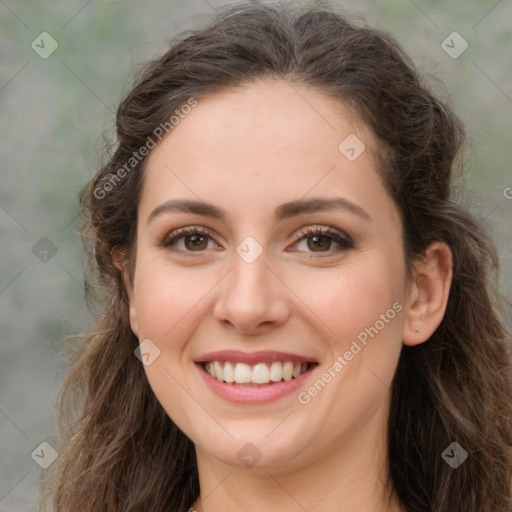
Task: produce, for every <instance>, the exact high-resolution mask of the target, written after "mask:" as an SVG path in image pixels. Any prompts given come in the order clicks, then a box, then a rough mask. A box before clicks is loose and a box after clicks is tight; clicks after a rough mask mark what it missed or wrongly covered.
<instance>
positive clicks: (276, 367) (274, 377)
mask: <svg viewBox="0 0 512 512" xmlns="http://www.w3.org/2000/svg"><path fill="white" fill-rule="evenodd" d="M282 378H283V365H282V364H281V363H279V362H278V361H274V362H273V363H272V364H271V365H270V380H271V381H272V382H279V381H280V380H282Z"/></svg>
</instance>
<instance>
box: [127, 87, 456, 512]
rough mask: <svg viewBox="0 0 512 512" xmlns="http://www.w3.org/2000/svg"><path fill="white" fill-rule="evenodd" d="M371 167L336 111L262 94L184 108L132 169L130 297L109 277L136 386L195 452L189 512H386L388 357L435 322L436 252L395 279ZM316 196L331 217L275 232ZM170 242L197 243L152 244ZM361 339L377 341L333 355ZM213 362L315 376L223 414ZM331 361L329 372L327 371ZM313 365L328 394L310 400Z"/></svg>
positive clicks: (389, 501)
mask: <svg viewBox="0 0 512 512" xmlns="http://www.w3.org/2000/svg"><path fill="white" fill-rule="evenodd" d="M350 134H355V135H356V136H357V137H358V139H359V140H360V141H362V142H363V143H364V144H365V147H366V149H365V150H364V151H363V152H362V153H361V154H360V156H358V157H357V158H356V159H354V160H353V161H351V160H350V159H349V158H347V156H346V154H343V152H341V151H340V150H339V149H338V146H339V145H340V143H341V142H342V141H343V140H344V139H345V138H346V137H347V136H348V135H350ZM377 154H378V148H377V146H376V144H375V140H374V138H373V136H372V135H371V133H370V132H369V131H368V130H367V129H366V128H365V126H364V125H362V123H361V122H360V120H358V119H357V117H355V116H354V114H353V113H352V112H351V111H350V110H349V109H348V108H347V107H346V106H344V105H343V104H341V103H339V102H335V101H334V100H333V99H330V98H328V97H326V96H325V95H323V94H321V93H319V92H317V91H315V90H313V89H311V88H308V87H305V86H298V85H294V86H293V87H292V86H291V85H290V84H288V83H286V82H284V81H265V82H257V83H252V84H248V85H244V86H243V87H241V88H238V89H234V90H230V91H227V92H223V93H219V94H216V95H212V96H210V97H208V98H202V99H199V100H198V104H197V106H196V107H195V108H194V109H193V110H192V112H190V114H188V115H187V116H186V117H185V118H184V119H182V120H181V121H180V123H179V124H178V125H177V126H176V127H175V128H174V129H173V131H172V132H171V134H170V135H169V136H168V137H167V138H165V139H164V140H163V141H162V142H161V143H160V144H159V145H158V146H157V147H156V148H155V149H154V150H153V151H152V153H151V154H150V156H149V157H148V162H147V169H146V178H145V183H144V187H143V193H142V197H141V202H140V204H139V219H138V226H137V253H136V266H135V273H134V276H133V282H132V280H131V279H130V276H128V275H127V273H126V274H125V275H126V279H125V282H126V286H127V289H128V292H129V297H130V321H131V326H132V329H133V331H134V333H135V334H136V335H137V336H138V338H139V340H140V341H141V342H142V340H145V339H149V340H151V342H152V343H153V344H154V345H155V346H157V347H158V349H159V350H160V354H159V356H158V357H157V358H156V359H155V360H154V362H153V363H152V364H150V365H148V366H145V371H146V374H147V377H148V380H149V383H150V385H151V387H152V389H153V391H154V393H155V395H156V397H157V398H158V400H159V401H160V403H161V404H162V406H163V408H164V409H165V410H166V412H167V413H168V414H169V416H170V417H171V418H172V420H173V421H174V422H175V423H176V424H177V425H178V426H179V427H180V428H181V429H182V430H183V432H184V433H185V434H186V435H187V436H188V437H189V438H190V439H191V440H192V441H193V442H194V444H195V446H196V454H197V462H198V469H199V478H200V485H201V494H200V497H199V500H198V502H197V503H195V504H193V507H194V508H195V509H196V510H200V511H204V512H215V511H220V510H223V511H235V510H247V511H261V510H265V511H268V512H273V511H277V510H279V511H282V510H283V508H285V509H286V510H287V511H288V512H295V511H297V512H299V511H304V510H307V511H308V512H316V511H322V512H325V511H333V512H334V511H355V510H357V511H367V512H382V511H391V512H398V511H400V510H402V509H401V507H400V504H399V502H398V499H397V498H396V496H395V495H394V492H393V489H392V487H391V486H388V485H387V483H388V477H389V475H388V470H387V467H388V460H387V446H386V435H387V432H386V425H387V419H388V414H389V403H390V392H389V385H390V382H391V380H392V378H393V375H394V372H395V370H396V365H397V362H398V357H399V354H400V350H401V348H402V345H403V344H407V345H415V344H419V343H422V342H425V341H426V340H428V338H429V337H430V335H431V334H432V333H433V332H434V331H435V329H436V328H437V326H438V325H439V323H440V322H441V320H442V317H443V315H444V312H445V308H446V301H447V297H448V291H449V285H450V280H451V255H450V251H449V249H448V248H447V247H446V246H445V245H443V244H441V243H434V244H433V245H432V246H431V247H430V248H429V250H428V251H427V253H426V255H425V258H424V259H423V260H422V261H418V262H416V265H415V271H414V274H413V276H412V278H411V279H407V278H406V267H405V262H404V253H403V245H402V226H401V221H400V217H399V213H398V209H397V206H396V205H395V204H394V202H393V200H392V199H391V198H390V197H389V195H388V193H387V191H386V189H385V187H384V185H383V183H382V180H381V178H380V176H379V174H378V173H377V170H376V169H377V165H376V161H375V155H377ZM349 156H351V155H350V153H349ZM333 197H338V198H343V200H344V206H341V207H334V208H330V209H327V210H325V211H316V212H303V213H296V214H294V215H291V216H289V217H287V218H284V219H282V220H279V221H278V220H277V219H276V218H275V217H274V211H275V210H276V208H278V207H279V206H280V205H282V204H284V203H289V202H291V201H298V200H308V199H312V198H323V199H326V198H333ZM170 200H191V201H200V202H202V203H209V204H212V205H214V206H216V207H217V208H220V209H222V210H224V211H225V218H224V219H223V220H219V219H215V218H212V217H209V216H205V215H202V214H199V213H190V212H181V211H169V210H167V211H163V212H161V213H160V214H159V215H154V216H151V213H152V212H153V211H154V210H155V209H156V208H157V207H158V206H160V205H162V204H163V203H165V202H167V201H170ZM349 203H350V205H352V206H348V207H347V204H349ZM150 217H151V218H150ZM184 227H196V228H201V230H203V231H204V230H206V231H207V234H206V235H205V234H204V233H203V234H201V233H199V234H197V235H196V237H197V236H198V237H199V238H195V239H193V240H192V239H191V238H190V237H191V236H192V237H193V236H194V235H190V234H188V238H185V237H182V238H181V239H179V240H176V241H175V242H174V243H173V245H171V246H168V247H163V246H162V245H161V243H162V242H165V240H168V239H169V235H170V234H171V233H172V232H175V231H176V230H177V229H179V228H184ZM304 228H308V229H309V228H311V232H313V231H314V230H316V231H320V233H316V234H314V233H313V234H311V233H306V234H304V232H303V229H304ZM325 230H329V231H330V232H334V233H335V234H336V235H339V236H340V237H341V240H342V243H340V242H337V241H335V239H333V238H332V233H329V235H326V234H325ZM315 236H316V237H319V238H315ZM201 237H203V238H201ZM247 237H252V239H253V240H255V241H256V242H257V244H258V245H259V246H260V247H261V249H262V253H261V254H260V255H259V256H258V257H257V258H255V259H254V261H252V262H251V263H248V262H247V261H246V260H244V258H242V257H241V254H242V253H238V252H237V250H236V249H237V247H239V246H240V244H241V243H242V242H243V241H244V240H245V241H246V238H247ZM193 242H194V243H193ZM251 243H252V242H251ZM245 247H247V246H245ZM251 247H252V248H251V249H250V250H251V251H254V250H255V249H254V247H256V246H251ZM390 311H392V313H393V314H392V313H391V312H390ZM370 326H374V329H376V330H377V331H378V333H377V334H374V336H373V337H368V340H367V344H366V345H362V344H361V343H359V345H360V348H361V350H360V351H358V352H357V353H356V354H354V351H353V352H352V353H353V356H352V357H350V356H349V355H348V356H347V357H345V356H344V354H346V353H347V351H350V349H351V347H354V346H353V345H352V343H353V341H354V340H358V335H359V336H360V338H361V333H362V332H365V328H369V327H370ZM360 338H359V339H360ZM224 349H235V350H240V351H243V352H247V353H251V352H255V351H259V350H273V351H281V352H288V353H293V354H298V355H302V356H305V357H308V358H310V359H311V360H314V361H316V362H317V363H318V366H316V367H315V368H314V369H313V371H312V372H311V373H310V374H309V377H308V378H307V380H306V381H305V383H304V385H303V386H302V387H301V388H300V389H298V390H297V391H296V392H293V393H290V394H288V395H286V396H283V397H281V398H279V399H277V400H274V401H272V402H269V403H263V404H235V403H231V402H229V401H227V400H225V399H224V398H222V397H220V396H218V395H217V394H215V393H213V392H212V390H211V389H210V388H209V387H208V386H207V385H206V384H205V379H204V378H203V376H201V374H200V371H199V370H198V367H197V365H196V364H195V363H194V359H197V358H198V357H200V356H201V355H202V354H205V353H207V352H211V351H216V350H224ZM338 357H344V358H345V359H344V361H345V362H346V364H343V365H342V369H340V370H338V371H335V370H333V369H332V368H333V364H334V363H335V362H336V361H337V360H338V361H339V359H337V358H338ZM329 368H331V371H330V375H331V379H330V380H329V382H328V383H327V384H326V385H325V387H323V388H322V389H321V390H320V391H318V390H317V393H316V394H315V393H314V392H312V393H310V392H309V391H308V390H310V388H311V387H312V385H313V384H314V382H315V381H317V380H318V379H321V377H322V375H324V374H326V373H329ZM338 368H339V367H338ZM333 373H334V376H333ZM301 392H302V393H303V394H302V395H300V396H301V397H302V401H301V400H299V394H300V393H301ZM308 397H309V401H308ZM306 402H307V403H306ZM247 443H252V445H253V446H255V447H256V449H257V452H255V453H257V454H258V457H260V458H259V460H258V461H257V463H256V464H254V465H252V466H250V467H249V466H247V465H246V464H245V465H244V462H243V461H242V459H241V457H240V455H239V451H240V450H241V449H242V448H243V447H244V446H247Z"/></svg>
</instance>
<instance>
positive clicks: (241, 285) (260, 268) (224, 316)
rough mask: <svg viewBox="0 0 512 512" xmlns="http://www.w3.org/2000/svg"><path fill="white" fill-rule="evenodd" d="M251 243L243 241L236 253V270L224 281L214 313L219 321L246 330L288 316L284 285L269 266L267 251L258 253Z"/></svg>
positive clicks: (234, 262) (275, 321) (234, 256)
mask: <svg viewBox="0 0 512 512" xmlns="http://www.w3.org/2000/svg"><path fill="white" fill-rule="evenodd" d="M250 243H251V242H250V241H249V242H248V244H249V245H248V246H247V245H244V243H242V244H240V245H239V247H238V248H237V254H234V255H233V267H232V271H231V272H229V274H228V275H227V276H226V279H225V280H224V283H223V286H222V287H221V290H220V295H219V297H218V299H217V303H216V305H215V312H214V313H215V317H216V318H217V320H219V321H222V322H226V321H227V322H229V323H230V324H232V325H234V326H235V327H237V328H238V329H239V330H241V331H246V332H248V331H251V330H254V329H256V328H257V327H258V326H259V325H260V324H262V323H267V324H268V323H280V322H282V321H284V320H285V318H286V317H287V306H286V303H285V301H286V299H285V297H284V295H283V290H281V289H280V287H281V286H282V285H281V284H280V282H279V280H277V279H276V278H275V276H273V274H272V272H270V270H269V269H268V268H267V265H268V260H267V257H266V254H265V253H264V252H263V251H262V252H260V254H259V255H256V256H254V255H255V253H254V247H251V245H250ZM247 248H249V250H248V251H246V252H244V251H243V249H247ZM241 249H242V250H241ZM251 251H252V254H251ZM247 254H251V257H247Z"/></svg>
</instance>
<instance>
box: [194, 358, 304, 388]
mask: <svg viewBox="0 0 512 512" xmlns="http://www.w3.org/2000/svg"><path fill="white" fill-rule="evenodd" d="M308 367H309V364H308V363H298V364H295V365H294V364H293V363H292V362H291V361H287V362H281V361H274V362H272V363H271V364H268V363H263V362H260V363H257V364H255V365H252V366H251V365H249V364H246V363H234V362H230V361H210V362H207V363H205V365H204V368H205V370H206V372H207V373H208V374H209V375H211V376H212V377H215V378H216V379H217V380H218V381H221V382H226V383H229V384H234V385H244V386H265V385H269V384H271V383H272V384H274V383H276V382H288V381H290V380H292V379H297V378H299V377H300V376H301V375H302V374H303V373H305V372H306V371H307V370H308Z"/></svg>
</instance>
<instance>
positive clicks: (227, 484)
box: [193, 429, 403, 512]
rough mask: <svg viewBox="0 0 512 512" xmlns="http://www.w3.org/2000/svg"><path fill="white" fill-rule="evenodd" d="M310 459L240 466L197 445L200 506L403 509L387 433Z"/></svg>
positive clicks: (203, 509) (294, 511)
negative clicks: (391, 481) (395, 487)
mask: <svg viewBox="0 0 512 512" xmlns="http://www.w3.org/2000/svg"><path fill="white" fill-rule="evenodd" d="M357 438H358V439H357V441H356V439H353V440H352V441H354V442H348V443H343V448H342V449H340V450H330V451H328V452H327V453H324V454H323V455H322V457H318V458H317V459H316V460H313V461H311V462H310V463H309V464H308V465H304V464H302V465H298V464H296V465H295V467H294V464H288V465H287V467H285V468H283V467H279V468H278V467H258V466H257V465H256V466H254V467H252V468H245V467H242V468H240V467H239V466H236V467H235V466H231V465H228V464H224V463H223V462H221V461H219V460H218V459H216V458H214V457H212V456H211V455H210V454H208V453H206V452H203V451H202V450H201V449H199V448H197V447H196V454H197V460H198V470H199V482H200V488H201V494H200V496H199V498H198V500H197V501H196V503H194V504H193V510H197V511H198V512H218V511H220V510H222V511H228V512H229V511H234V510H246V511H260V510H265V511H267V512H277V511H280V512H282V510H283V509H284V510H286V511H287V512H304V510H307V511H308V512H320V511H322V512H325V511H332V512H335V511H336V512H342V511H347V512H348V511H350V512H352V511H354V510H358V511H359V510H360V511H365V512H402V511H403V509H402V508H401V506H400V504H399V501H398V499H397V497H396V495H395V493H394V491H393V490H392V487H391V486H390V484H389V471H388V458H387V444H386V438H385V435H381V436H380V438H379V436H376V435H375V431H374V430H372V429H369V430H368V432H366V433H364V432H361V431H359V432H358V433H357Z"/></svg>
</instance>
